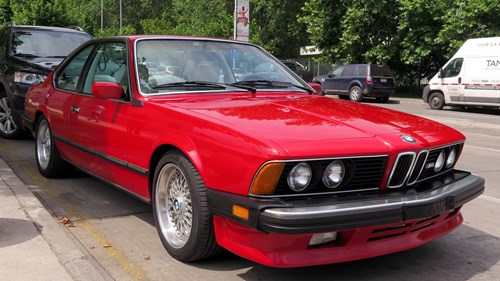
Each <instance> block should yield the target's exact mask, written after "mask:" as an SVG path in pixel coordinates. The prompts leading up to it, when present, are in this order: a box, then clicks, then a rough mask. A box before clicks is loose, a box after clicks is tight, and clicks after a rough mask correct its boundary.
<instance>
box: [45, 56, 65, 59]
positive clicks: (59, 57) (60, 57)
mask: <svg viewBox="0 0 500 281" xmlns="http://www.w3.org/2000/svg"><path fill="white" fill-rule="evenodd" d="M44 58H54V59H64V58H66V56H45V57H44Z"/></svg>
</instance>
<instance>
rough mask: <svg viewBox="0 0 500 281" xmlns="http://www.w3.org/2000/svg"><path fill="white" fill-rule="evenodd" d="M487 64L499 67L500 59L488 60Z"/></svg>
mask: <svg viewBox="0 0 500 281" xmlns="http://www.w3.org/2000/svg"><path fill="white" fill-rule="evenodd" d="M486 66H487V67H492V66H494V67H498V66H500V60H486Z"/></svg>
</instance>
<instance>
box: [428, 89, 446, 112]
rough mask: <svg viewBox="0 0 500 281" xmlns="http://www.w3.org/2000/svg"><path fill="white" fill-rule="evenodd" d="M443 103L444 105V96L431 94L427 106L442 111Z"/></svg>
mask: <svg viewBox="0 0 500 281" xmlns="http://www.w3.org/2000/svg"><path fill="white" fill-rule="evenodd" d="M444 105H445V103H444V96H443V94H441V93H433V94H432V95H431V96H430V97H429V106H430V108H432V109H436V110H439V109H443V107H444Z"/></svg>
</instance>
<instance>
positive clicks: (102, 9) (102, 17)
mask: <svg viewBox="0 0 500 281" xmlns="http://www.w3.org/2000/svg"><path fill="white" fill-rule="evenodd" d="M103 1H104V0H101V33H102V30H103V27H104V3H103Z"/></svg>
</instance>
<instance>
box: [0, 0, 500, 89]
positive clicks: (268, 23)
mask: <svg viewBox="0 0 500 281" xmlns="http://www.w3.org/2000/svg"><path fill="white" fill-rule="evenodd" d="M120 2H121V3H122V31H121V33H122V34H142V33H147V34H176V35H194V36H208V37H219V38H232V36H233V15H234V3H235V2H234V0H212V1H206V0H121V1H119V0H86V1H81V0H29V1H26V0H0V11H1V14H0V23H2V24H5V23H8V22H15V23H16V24H33V25H52V26H68V25H77V26H80V27H82V28H83V29H85V30H86V31H87V32H89V33H90V34H92V35H94V36H96V37H99V36H107V35H119V33H120V28H119V26H120ZM101 3H102V4H103V5H102V9H101ZM250 5H251V7H250V41H251V42H253V43H257V44H259V45H262V46H263V47H264V48H265V49H267V50H269V51H270V52H271V53H273V54H274V55H275V56H277V57H279V58H291V57H297V56H298V55H299V48H300V47H303V46H307V45H316V46H317V47H319V48H320V49H321V50H322V51H323V56H322V58H321V59H322V60H325V61H330V62H337V61H342V62H344V61H345V62H353V63H354V62H363V63H385V64H388V65H389V66H390V67H391V68H392V69H393V70H395V71H396V73H397V74H398V76H399V77H401V78H403V79H406V80H408V79H410V78H411V79H415V78H421V77H428V76H430V75H432V74H433V73H435V72H436V70H437V69H438V68H439V67H441V66H442V64H443V63H444V62H445V61H446V60H447V59H448V58H449V57H450V56H451V55H452V54H453V53H454V52H455V51H456V50H457V49H458V48H459V47H460V45H461V44H462V43H463V42H464V41H465V40H466V39H468V38H474V37H487V36H499V34H500V20H498V15H499V14H500V1H498V0H446V1H442V0H337V1H331V0H276V1H267V0H250ZM101 11H102V18H103V20H102V22H101ZM101 24H102V28H101ZM400 81H401V80H400Z"/></svg>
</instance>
